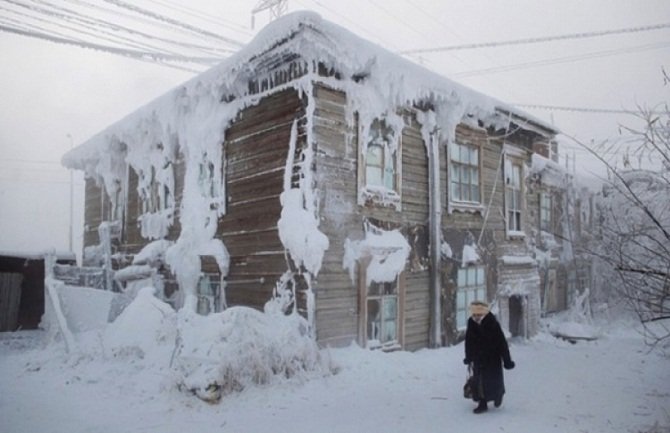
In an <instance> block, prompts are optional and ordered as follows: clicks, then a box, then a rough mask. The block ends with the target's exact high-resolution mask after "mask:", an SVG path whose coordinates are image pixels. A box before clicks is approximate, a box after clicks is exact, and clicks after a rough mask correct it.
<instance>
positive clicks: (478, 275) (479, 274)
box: [477, 267, 484, 285]
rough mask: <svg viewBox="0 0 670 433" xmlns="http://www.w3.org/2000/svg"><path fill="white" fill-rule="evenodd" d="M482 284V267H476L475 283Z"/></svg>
mask: <svg viewBox="0 0 670 433" xmlns="http://www.w3.org/2000/svg"><path fill="white" fill-rule="evenodd" d="M481 284H484V268H483V267H479V268H477V285H481Z"/></svg>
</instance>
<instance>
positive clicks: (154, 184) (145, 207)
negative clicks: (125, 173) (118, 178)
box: [140, 164, 172, 214]
mask: <svg viewBox="0 0 670 433" xmlns="http://www.w3.org/2000/svg"><path fill="white" fill-rule="evenodd" d="M167 167H170V165H169V164H168V165H167ZM156 175H157V173H156V168H155V167H154V166H151V174H150V176H147V175H146V174H145V173H144V172H141V174H140V183H141V184H143V185H145V186H144V187H143V188H142V189H141V197H142V212H141V213H142V214H146V213H155V212H159V211H161V210H164V209H167V208H169V207H171V206H172V197H171V195H170V188H169V187H168V186H167V185H166V184H164V183H161V182H160V181H159V180H158V178H157V176H156Z"/></svg>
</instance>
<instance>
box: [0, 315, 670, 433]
mask: <svg viewBox="0 0 670 433" xmlns="http://www.w3.org/2000/svg"><path fill="white" fill-rule="evenodd" d="M546 325H548V324H547V323H545V327H544V329H546V330H547V331H544V332H542V333H541V334H540V335H539V336H537V337H535V338H533V339H531V340H526V341H521V340H512V341H511V352H512V356H513V358H514V360H515V361H516V368H515V369H514V370H511V371H506V376H505V378H506V387H507V394H506V395H505V399H504V402H503V405H502V407H501V408H499V409H493V408H492V407H491V409H490V410H489V412H488V413H485V414H482V415H474V414H473V413H472V409H473V407H474V405H473V403H472V402H470V401H467V400H465V399H464V398H463V397H462V385H463V382H464V379H465V366H464V365H463V364H462V358H463V346H462V344H461V345H457V346H454V347H448V348H442V349H437V350H421V351H418V352H415V353H408V352H394V353H382V352H379V351H369V350H363V349H361V348H358V347H356V346H351V347H349V348H343V349H330V350H323V351H321V357H322V358H323V359H324V360H325V361H326V364H327V365H328V366H329V367H330V368H331V369H332V370H334V371H336V373H335V374H328V373H326V372H324V371H323V370H322V371H317V372H311V373H302V374H297V375H296V376H293V377H292V378H291V379H276V380H273V381H270V383H269V384H266V385H254V386H247V387H246V388H245V389H244V390H243V391H241V392H234V393H232V394H228V395H226V396H224V397H223V398H222V400H221V401H220V402H218V403H214V404H210V403H206V402H204V401H202V400H200V399H198V398H197V397H195V396H193V395H192V394H190V393H187V392H184V391H180V390H179V389H178V387H177V386H176V382H175V373H174V370H171V369H170V368H169V367H168V364H169V361H170V356H169V355H170V351H164V352H161V350H162V349H160V347H162V346H161V345H160V344H157V345H155V346H156V347H157V348H158V349H156V350H157V352H156V353H153V354H152V353H144V354H141V353H132V352H131V353H125V354H123V355H119V354H117V356H113V355H110V353H109V352H105V351H96V350H92V349H91V348H92V347H95V343H91V342H90V341H89V342H88V343H86V344H81V343H83V336H78V337H77V338H78V339H79V340H80V345H79V347H78V349H77V351H76V352H73V353H72V354H66V352H65V348H64V347H65V346H64V344H63V342H62V340H60V339H55V340H54V339H52V338H50V337H47V334H46V333H45V332H43V331H24V332H16V333H4V334H0V431H2V432H7V433H23V432H25V433H33V432H49V433H57V432H67V433H79V432H87V433H91V432H110V433H111V432H164V433H169V432H175V433H184V432H199V433H203V432H214V431H216V432H235V433H242V432H291V433H302V432H305V433H308V432H309V433H314V432H347V433H351V432H386V433H388V432H425V433H428V432H448V431H454V432H455V431H459V432H477V431H479V432H481V431H486V432H515V433H524V432H529V433H540V432H542V433H545V432H561V433H563V432H589V433H596V432H607V433H610V432H669V431H670V358H668V356H667V354H666V355H663V354H662V353H659V351H652V352H650V351H649V348H648V347H647V346H645V345H644V342H643V340H642V338H641V336H640V335H639V334H638V333H636V332H635V330H634V329H633V328H634V327H633V326H631V324H630V323H624V322H618V323H615V324H611V325H608V326H607V327H606V328H604V330H603V331H602V332H600V337H599V338H598V339H597V340H596V341H590V342H589V341H580V342H578V343H577V344H571V343H569V342H566V341H563V340H559V339H556V338H554V337H552V336H550V334H549V331H548V329H549V327H548V326H546ZM569 328H570V327H567V329H569ZM564 329H565V327H564ZM140 331H141V330H137V332H140ZM93 335H97V337H93V339H94V340H95V338H98V339H101V338H103V337H102V334H100V333H98V334H93ZM116 335H117V337H118V333H117V334H116ZM87 338H89V339H90V338H91V335H89V336H88V337H87ZM100 341H102V340H99V341H98V342H100ZM165 347H169V345H168V346H165ZM165 347H164V348H165ZM326 370H328V369H326Z"/></svg>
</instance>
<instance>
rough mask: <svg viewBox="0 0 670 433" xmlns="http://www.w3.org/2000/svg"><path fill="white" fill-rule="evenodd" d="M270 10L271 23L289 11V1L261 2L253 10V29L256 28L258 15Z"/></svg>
mask: <svg viewBox="0 0 670 433" xmlns="http://www.w3.org/2000/svg"><path fill="white" fill-rule="evenodd" d="M268 9H269V10H270V21H272V20H274V19H276V18H279V17H280V16H282V15H284V14H285V13H286V12H287V11H288V0H260V1H259V2H258V4H257V5H256V6H255V7H254V8H253V9H252V10H251V28H252V29H253V28H254V24H255V16H256V14H257V13H259V12H262V11H265V10H268Z"/></svg>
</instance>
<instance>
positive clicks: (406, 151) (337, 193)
mask: <svg viewBox="0 0 670 433" xmlns="http://www.w3.org/2000/svg"><path fill="white" fill-rule="evenodd" d="M314 97H315V101H314V102H315V112H314V118H313V131H314V141H315V142H316V143H317V154H316V170H317V171H316V178H317V189H318V190H319V192H320V194H321V210H320V216H321V224H320V226H319V229H320V230H321V231H322V232H323V233H324V234H326V236H328V238H329V239H330V248H329V249H328V250H327V251H326V254H325V257H324V262H323V266H322V268H321V272H320V273H319V276H318V284H317V289H316V293H315V295H316V308H317V311H316V320H317V333H318V334H317V338H318V340H319V342H320V343H321V344H324V345H325V344H333V345H339V344H348V343H350V342H351V341H359V337H360V336H359V331H358V326H359V324H360V320H362V319H361V317H360V313H361V311H360V306H359V299H358V297H359V289H358V276H357V275H355V276H354V280H353V281H352V279H351V277H350V275H349V273H348V271H347V270H345V269H343V268H342V265H343V264H342V259H343V256H344V243H345V241H346V239H350V240H352V241H353V240H360V239H362V238H363V236H364V233H363V222H364V220H365V219H366V218H369V219H373V220H376V221H381V222H384V223H388V224H389V225H390V226H394V227H399V228H400V229H401V231H402V232H403V234H404V235H405V236H406V237H407V238H409V237H410V236H409V234H410V232H412V233H413V232H415V231H419V232H421V233H424V234H425V233H427V230H425V226H426V224H427V221H428V164H427V156H426V147H425V145H424V143H423V139H422V137H421V130H420V125H419V124H418V122H417V121H416V119H415V118H414V116H413V115H412V114H411V113H406V127H405V129H404V130H403V134H402V174H403V176H402V194H401V195H402V202H401V207H402V212H398V211H396V210H394V209H390V208H382V207H377V206H359V205H358V204H357V202H358V198H357V197H358V180H357V178H356V173H357V163H358V162H357V161H358V146H357V137H356V131H351V130H350V128H348V126H347V124H346V121H345V106H346V96H345V95H344V94H343V93H342V92H339V91H336V90H332V89H329V88H326V87H324V86H320V85H317V86H316V88H315V91H314ZM347 134H349V135H350V136H349V137H348V136H347ZM417 227H422V228H423V230H416V228H417ZM418 262H421V260H418V261H417V263H418ZM401 281H403V283H402V284H403V285H404V288H403V291H402V293H401V296H400V300H401V302H402V301H403V300H404V306H402V307H403V312H402V318H403V319H404V320H403V324H402V330H401V342H402V343H403V348H405V349H409V350H412V349H417V348H421V347H426V346H427V345H428V329H429V325H430V323H429V313H428V311H429V292H428V270H427V269H426V268H425V267H423V266H415V267H414V268H412V267H408V269H406V272H405V274H404V277H403V278H402V279H401Z"/></svg>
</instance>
